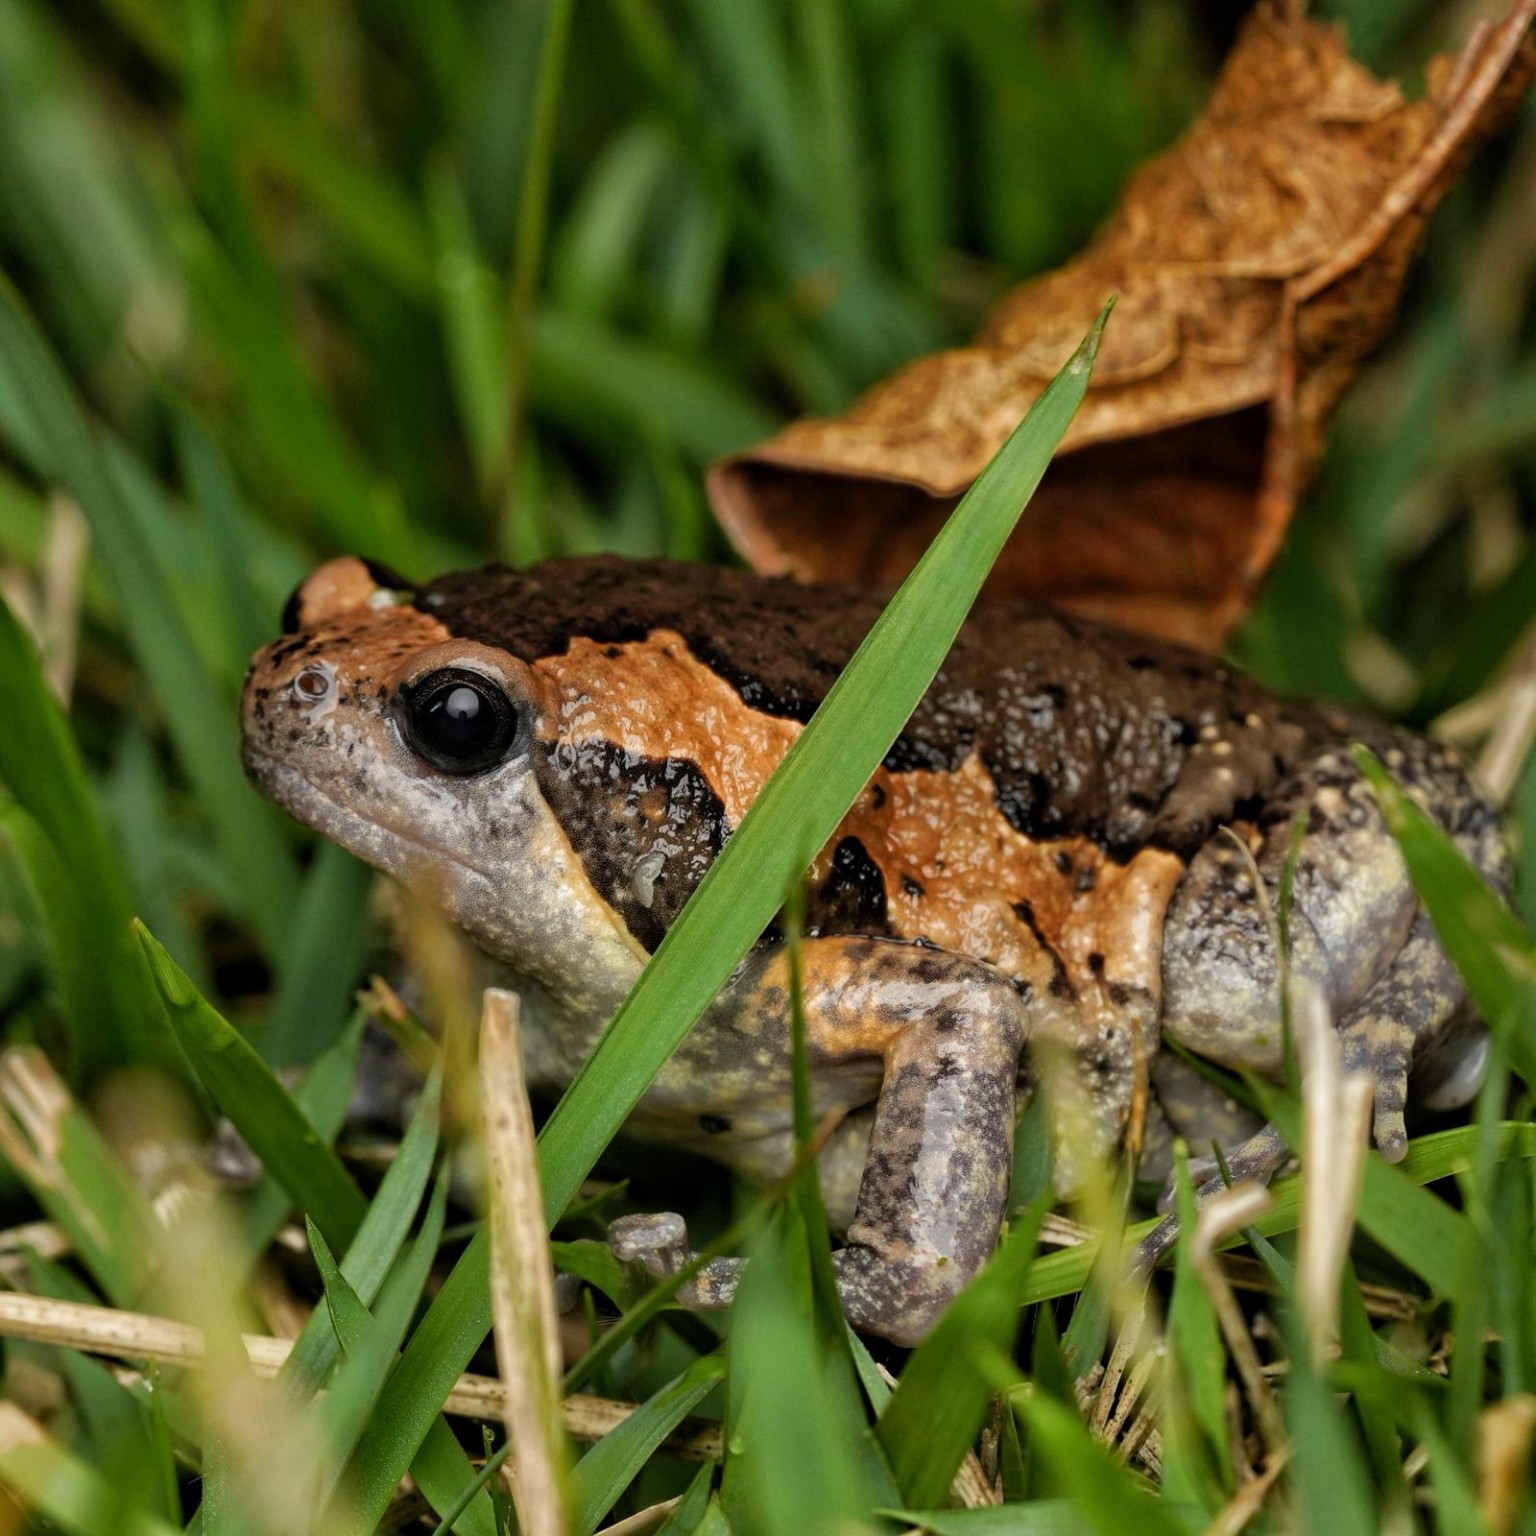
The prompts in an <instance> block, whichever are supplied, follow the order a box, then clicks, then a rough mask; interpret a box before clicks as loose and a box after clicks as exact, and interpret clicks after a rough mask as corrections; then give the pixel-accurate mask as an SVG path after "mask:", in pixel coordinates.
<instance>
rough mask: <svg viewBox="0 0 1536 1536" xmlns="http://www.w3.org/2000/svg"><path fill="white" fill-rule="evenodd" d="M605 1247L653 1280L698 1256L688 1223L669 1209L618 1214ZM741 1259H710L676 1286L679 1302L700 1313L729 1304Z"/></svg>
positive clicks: (671, 1273)
mask: <svg viewBox="0 0 1536 1536" xmlns="http://www.w3.org/2000/svg"><path fill="white" fill-rule="evenodd" d="M608 1247H609V1249H610V1250H611V1251H612V1253H613V1256H614V1257H615V1258H616V1259H618V1260H619V1261H620V1262H621V1263H623V1264H638V1265H639V1266H640V1268H641V1269H643V1270H644V1271H645V1272H646V1274H648V1275H649V1276H650V1277H651V1278H652V1279H653V1280H670V1279H672V1277H673V1276H674V1275H676V1274H679V1273H680V1272H681V1271H682V1270H684V1269H686V1268H687V1267H688V1266H689V1265H690V1264H692V1263H693V1261H694V1260H695V1259H696V1258H697V1257H698V1255H697V1254H695V1253H694V1251H693V1249H692V1247H691V1246H690V1245H689V1242H688V1226H687V1223H686V1222H685V1221H684V1220H683V1218H682V1217H681V1216H679V1215H677V1214H675V1213H674V1212H672V1211H658V1212H656V1213H655V1214H653V1215H642V1216H621V1217H620V1218H619V1219H618V1220H617V1221H615V1222H613V1223H612V1224H611V1225H610V1226H609V1228H608ZM743 1263H744V1261H743V1260H741V1259H730V1258H724V1259H711V1260H710V1261H709V1263H708V1264H706V1265H704V1266H703V1268H702V1269H700V1270H699V1272H698V1273H697V1274H696V1275H693V1276H691V1277H690V1278H689V1279H687V1280H685V1281H684V1282H683V1284H682V1285H681V1286H679V1287H678V1291H677V1300H678V1302H679V1304H680V1305H682V1306H685V1307H692V1308H694V1309H695V1310H697V1311H701V1312H712V1311H717V1310H719V1309H720V1308H721V1307H728V1306H729V1305H730V1303H731V1298H732V1297H733V1296H734V1295H735V1294H736V1285H737V1282H738V1281H739V1280H740V1279H741V1271H742V1268H743Z"/></svg>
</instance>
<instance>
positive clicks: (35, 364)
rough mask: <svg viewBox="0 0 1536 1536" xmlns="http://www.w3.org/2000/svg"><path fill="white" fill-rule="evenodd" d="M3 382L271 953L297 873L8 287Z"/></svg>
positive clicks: (102, 458) (217, 696)
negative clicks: (65, 499) (67, 499)
mask: <svg viewBox="0 0 1536 1536" xmlns="http://www.w3.org/2000/svg"><path fill="white" fill-rule="evenodd" d="M0 374H3V375H4V381H3V384H0V387H8V388H9V389H10V391H11V392H12V393H13V394H14V395H15V396H16V397H17V398H18V399H19V400H20V401H21V402H23V405H24V408H25V410H26V412H27V414H28V419H29V420H30V421H31V423H32V425H33V430H34V431H35V432H36V433H37V435H38V437H39V440H40V444H41V449H42V455H43V457H42V460H41V462H40V463H39V464H38V466H37V468H38V469H39V472H40V473H42V474H44V475H45V476H46V478H48V479H49V480H51V481H54V482H56V483H58V484H61V485H63V486H64V487H65V488H67V489H68V491H69V493H70V494H71V496H73V498H74V500H75V501H76V503H77V504H78V505H79V507H80V510H81V511H82V512H83V513H84V514H85V517H86V521H87V522H88V523H89V524H90V529H91V536H92V538H93V540H94V541H95V547H96V551H97V553H98V555H99V557H100V566H101V569H102V570H103V571H104V572H105V573H106V576H107V580H108V584H109V586H110V588H111V589H112V592H113V594H114V596H115V598H116V600H117V610H118V612H119V614H120V615H121V618H122V623H123V625H124V627H125V628H126V630H127V632H128V637H129V640H130V643H131V644H132V647H133V651H134V653H135V655H136V656H137V658H138V660H139V663H140V664H141V665H142V666H143V668H144V670H145V672H146V673H147V674H148V676H149V678H150V680H151V682H152V683H153V685H154V692H155V697H156V699H157V700H158V701H159V703H160V707H161V709H162V710H163V711H164V714H165V720H166V725H167V728H168V730H169V732H170V736H171V739H172V741H173V743H174V744H175V747H176V752H177V756H178V757H179V758H180V759H181V762H182V764H183V765H184V766H185V768H186V770H187V773H188V776H189V777H190V778H191V780H192V784H193V787H194V788H195V790H196V791H197V798H198V804H199V805H200V806H201V807H202V808H203V809H204V810H205V811H206V812H207V814H208V816H209V817H210V819H211V820H212V822H213V824H214V828H215V831H216V834H217V838H218V842H219V845H220V848H221V851H222V855H223V859H224V863H225V866H226V867H227V868H229V869H238V870H239V872H240V886H239V888H240V889H241V890H242V891H243V892H245V893H246V896H247V901H246V911H247V912H248V915H249V917H250V919H251V922H252V924H253V926H254V927H256V928H257V930H258V931H260V932H262V933H263V934H264V935H265V936H267V937H268V938H270V939H271V940H272V942H273V947H274V948H275V947H276V941H277V938H278V934H277V931H276V925H277V924H278V922H279V921H280V918H281V914H283V913H286V912H288V911H290V910H291V897H292V893H293V886H294V877H293V869H292V865H291V863H290V862H289V859H288V855H287V852H286V850H285V848H284V846H283V844H282V842H281V840H280V839H279V837H278V835H277V830H276V828H277V823H276V819H275V817H273V816H271V815H270V814H269V813H268V812H267V810H266V809H264V808H263V807H262V806H261V805H260V804H259V802H258V801H257V800H256V799H255V798H254V797H253V796H252V795H251V793H250V790H249V788H248V786H247V785H246V784H245V782H244V780H243V778H242V775H241V773H240V754H239V751H238V743H237V742H236V739H235V722H234V719H233V717H232V715H231V713H230V710H229V706H228V700H227V699H226V698H225V696H224V695H223V693H222V691H221V690H220V688H219V687H218V685H217V683H216V681H215V680H214V678H213V677H211V676H210V675H209V673H208V671H207V669H206V667H205V666H204V665H203V662H202V660H201V656H200V653H199V651H198V648H197V647H196V645H195V644H194V643H193V641H192V639H191V637H190V635H189V634H188V633H187V632H186V628H185V625H184V624H183V622H182V620H181V617H180V615H179V613H178V610H177V607H176V604H175V603H174V601H173V600H172V595H171V592H170V591H169V589H168V586H167V580H166V577H165V573H164V571H163V569H162V568H161V565H160V563H159V562H158V561H157V560H156V559H154V558H153V555H152V552H151V549H150V547H149V544H148V542H147V541H146V538H145V536H144V532H143V527H142V520H141V519H140V518H139V517H138V516H137V515H136V513H135V510H134V504H133V498H132V496H131V495H130V494H129V493H128V490H127V489H126V479H125V476H124V474H123V472H122V470H121V468H120V466H119V464H118V462H117V458H115V457H114V456H113V455H112V454H110V453H109V452H107V451H105V449H104V447H103V445H102V443H101V441H100V440H99V438H98V436H97V434H96V432H95V430H94V429H93V427H92V425H91V424H90V422H89V421H88V420H87V418H86V415H85V412H84V410H83V408H82V407H81V404H80V402H79V400H78V398H77V396H76V393H75V391H74V389H73V388H72V386H71V385H70V383H69V381H68V379H67V378H66V377H65V375H64V373H63V370H62V369H61V368H60V366H59V363H58V361H57V359H56V358H55V357H54V355H53V354H52V352H51V351H50V350H49V348H48V346H47V344H46V343H45V342H44V341H43V339H42V337H41V336H40V335H39V334H38V332H37V330H36V328H35V326H34V325H33V323H32V321H31V319H30V317H28V316H27V315H26V314H25V312H24V310H23V308H22V305H21V301H20V299H19V298H18V296H17V295H16V292H15V290H14V289H13V288H12V287H11V286H10V285H9V283H7V282H5V281H4V280H3V279H0ZM118 457H126V454H125V453H124V454H120V455H119V456H118ZM139 481H142V485H143V487H153V485H154V482H153V480H152V478H151V477H150V476H149V474H148V472H147V471H142V472H141V473H140V474H139V475H138V476H136V477H135V483H136V484H137V483H138V482H139ZM0 750H4V749H0ZM95 867H96V866H95V863H94V862H93V863H91V864H88V865H87V866H86V868H88V869H92V870H94V868H95ZM104 867H106V868H111V867H112V866H110V865H107V866H104Z"/></svg>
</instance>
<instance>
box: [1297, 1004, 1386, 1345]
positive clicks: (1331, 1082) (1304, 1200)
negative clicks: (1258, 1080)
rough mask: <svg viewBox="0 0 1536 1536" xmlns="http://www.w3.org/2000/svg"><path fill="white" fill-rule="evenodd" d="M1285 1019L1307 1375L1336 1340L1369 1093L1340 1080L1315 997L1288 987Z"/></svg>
mask: <svg viewBox="0 0 1536 1536" xmlns="http://www.w3.org/2000/svg"><path fill="white" fill-rule="evenodd" d="M1291 1017H1292V1019H1293V1020H1294V1021H1295V1025H1296V1040H1297V1045H1298V1048H1299V1050H1300V1053H1301V1066H1302V1094H1301V1097H1302V1124H1301V1212H1300V1235H1299V1237H1298V1239H1297V1263H1296V1297H1297V1302H1298V1304H1299V1306H1300V1309H1301V1316H1302V1320H1303V1322H1304V1324H1305V1326H1306V1331H1307V1341H1308V1349H1309V1353H1310V1355H1311V1359H1312V1364H1313V1367H1314V1369H1315V1368H1318V1367H1321V1366H1322V1364H1323V1362H1324V1361H1325V1360H1326V1359H1327V1357H1328V1355H1329V1353H1330V1352H1331V1350H1332V1349H1333V1347H1334V1345H1335V1343H1336V1341H1337V1339H1338V1331H1339V1281H1340V1278H1341V1276H1342V1275H1343V1271H1344V1260H1345V1256H1346V1255H1347V1254H1348V1252H1349V1239H1350V1234H1351V1233H1352V1232H1353V1231H1354V1226H1355V1207H1356V1205H1357V1203H1358V1202H1359V1198H1360V1181H1361V1179H1362V1178H1363V1177H1364V1174H1365V1153H1366V1138H1367V1135H1368V1133H1369V1130H1370V1124H1371V1102H1372V1094H1373V1086H1372V1083H1371V1079H1370V1078H1369V1077H1368V1076H1367V1075H1366V1074H1364V1073H1356V1072H1352V1073H1347V1074H1346V1073H1345V1071H1344V1062H1343V1055H1342V1052H1341V1049H1340V1045H1339V1036H1338V1032H1337V1031H1336V1030H1335V1029H1334V1027H1333V1020H1332V1018H1331V1017H1330V1015H1329V1012H1328V1004H1327V1002H1326V1001H1325V999H1324V998H1323V995H1322V993H1321V992H1319V991H1318V990H1317V989H1316V988H1315V987H1312V986H1309V985H1306V984H1304V983H1301V982H1295V983H1293V984H1292V987H1291Z"/></svg>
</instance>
